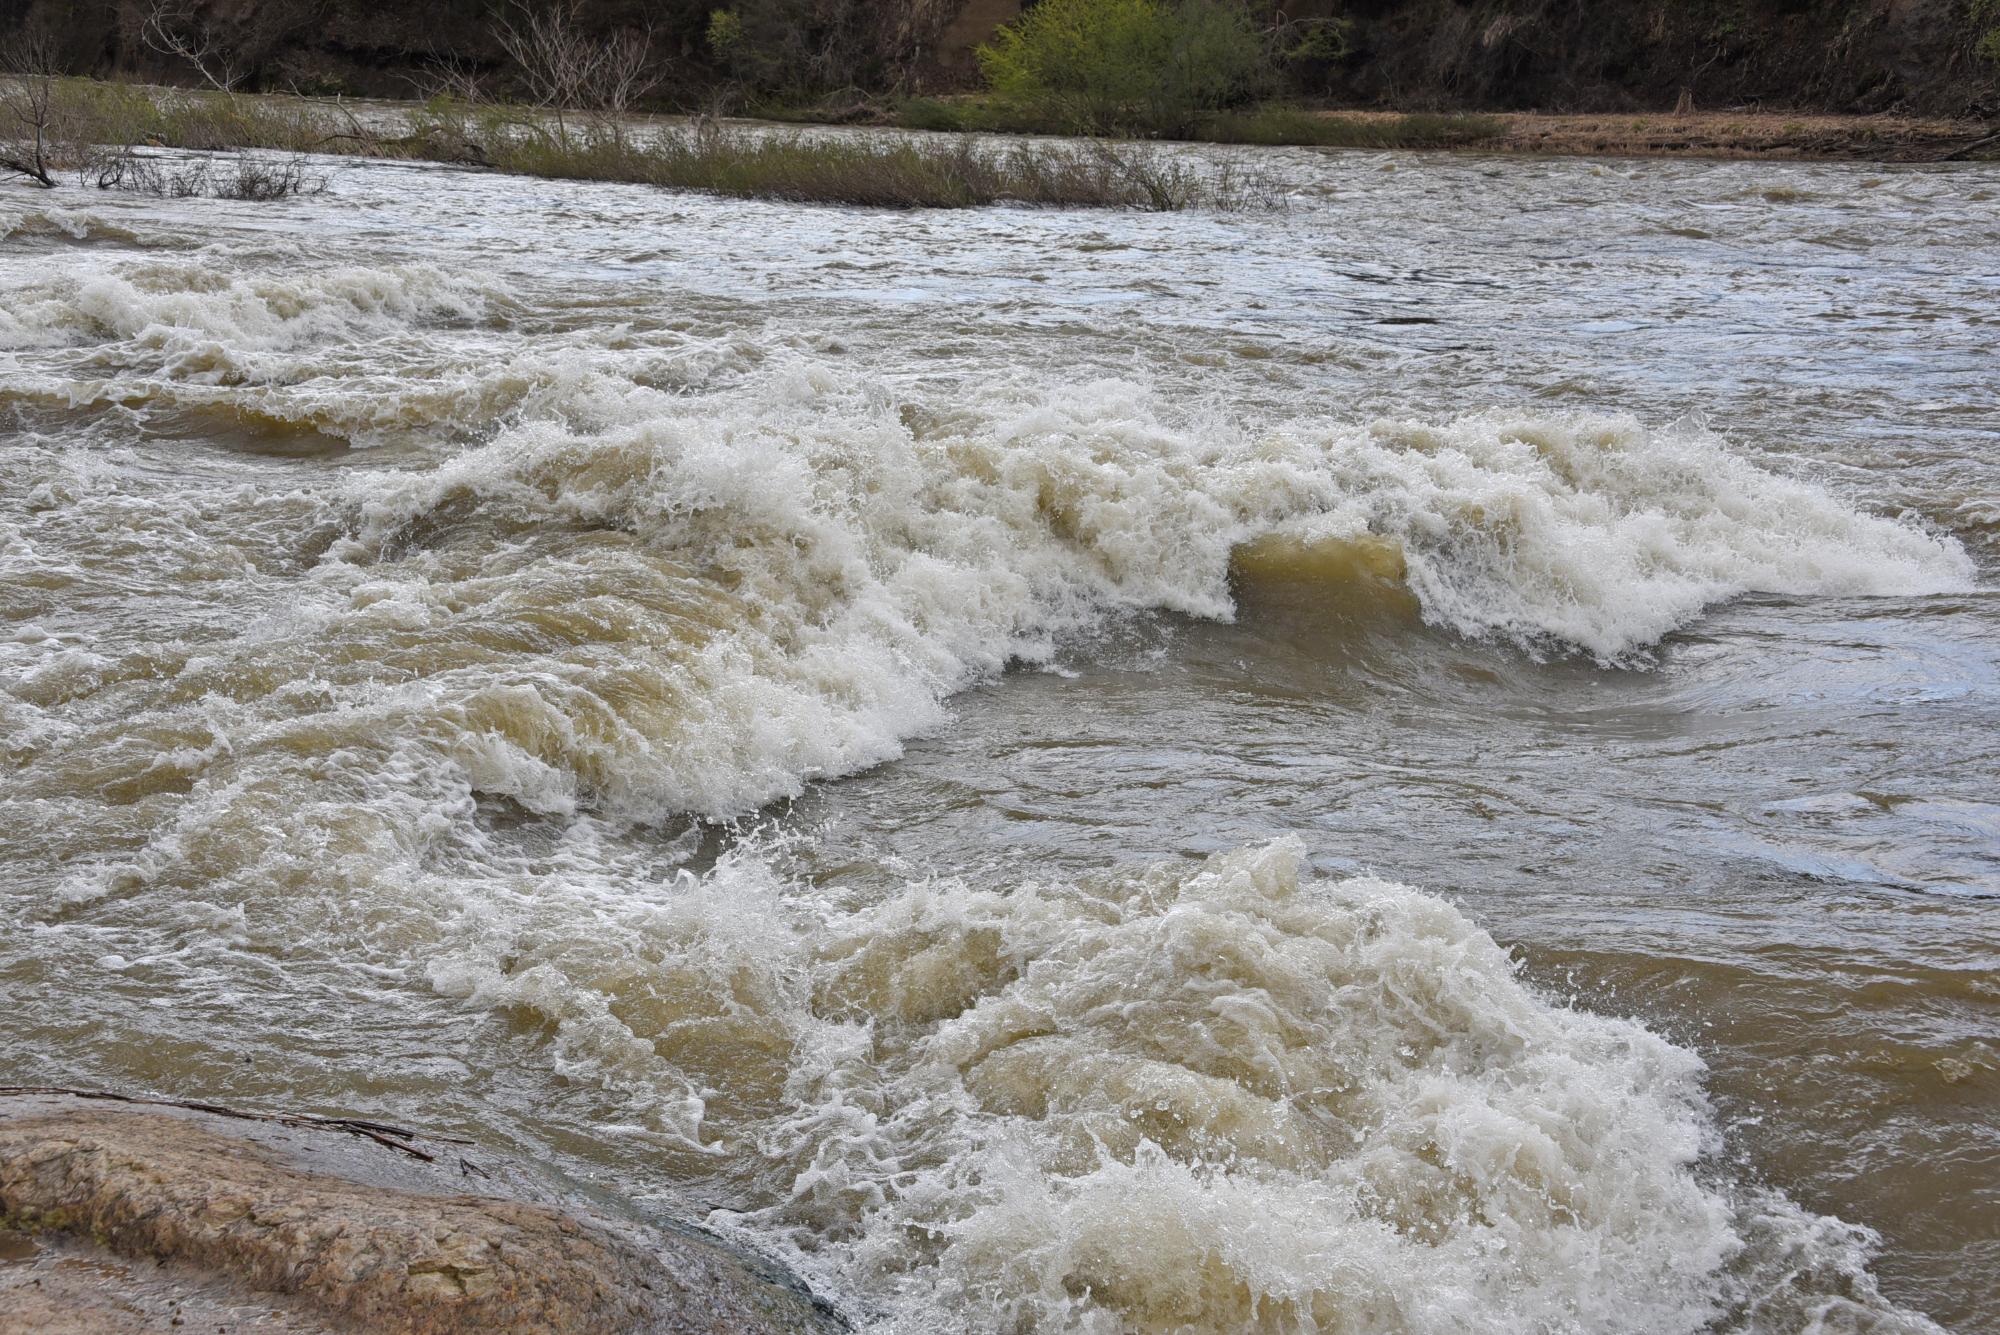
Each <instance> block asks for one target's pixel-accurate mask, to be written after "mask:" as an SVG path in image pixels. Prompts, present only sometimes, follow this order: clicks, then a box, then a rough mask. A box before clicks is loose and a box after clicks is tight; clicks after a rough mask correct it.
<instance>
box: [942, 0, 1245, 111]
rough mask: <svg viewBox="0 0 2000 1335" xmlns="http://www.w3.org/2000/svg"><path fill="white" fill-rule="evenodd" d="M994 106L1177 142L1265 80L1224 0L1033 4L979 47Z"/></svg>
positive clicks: (1239, 15) (1046, 0)
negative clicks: (1006, 104) (1001, 102)
mask: <svg viewBox="0 0 2000 1335" xmlns="http://www.w3.org/2000/svg"><path fill="white" fill-rule="evenodd" d="M978 55H979V66H980V70H981V72H982V73H983V74H984V75H985V76H986V80H987V82H988V83H989V84H990V85H991V86H992V89H993V91H994V92H995V93H996V94H998V95H999V96H1000V97H1001V98H1003V99H1005V100H1008V101H1011V102H1015V103H1019V104H1023V105H1025V106H1029V107H1032V108H1035V109H1037V110H1040V111H1043V112H1045V113H1048V114H1050V115H1052V116H1053V118H1054V119H1055V120H1056V121H1057V122H1059V123H1060V124H1061V125H1062V126H1063V127H1064V128H1066V129H1070V130H1074V131H1077V132H1081V133H1085V134H1110V133H1115V132H1119V131H1138V132H1143V133H1151V134H1183V135H1184V134H1187V133H1189V132H1190V131H1191V130H1192V129H1193V128H1194V127H1195V125H1196V124H1197V123H1198V122H1199V121H1200V119H1201V117H1202V116H1203V115H1204V114H1205V113H1208V112H1212V111H1215V110H1217V109H1219V108H1222V107H1228V106H1234V105H1236V104H1238V103H1240V102H1243V101H1245V100H1247V99H1249V98H1250V97H1252V96H1254V95H1255V94H1256V93H1257V92H1258V91H1259V89H1260V88H1262V87H1263V86H1265V85H1266V84H1267V83H1268V81H1269V79H1270V75H1271V67H1270V61H1269V58H1268V56H1267V55H1266V53H1265V49H1264V42H1263V39H1262V37H1261V36H1260V35H1259V34H1258V32H1257V30H1256V29H1255V27H1254V26H1252V24H1251V21H1250V17H1249V12H1248V10H1246V9H1245V8H1244V7H1243V6H1241V5H1236V4H1230V3H1226V0H1041V3H1040V4H1038V5H1036V6H1035V7H1034V8H1032V9H1030V10H1029V11H1028V12H1027V13H1026V14H1024V15H1022V17H1021V18H1020V19H1019V20H1018V21H1017V22H1015V23H1012V24H1009V25H1008V26H1007V27H1005V28H1002V29H1001V30H1000V31H999V33H997V34H996V35H995V37H994V40H993V43H992V45H990V46H982V47H980V48H979V52H978Z"/></svg>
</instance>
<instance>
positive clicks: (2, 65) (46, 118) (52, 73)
mask: <svg viewBox="0 0 2000 1335" xmlns="http://www.w3.org/2000/svg"><path fill="white" fill-rule="evenodd" d="M56 68H57V66H56V55H55V46H54V43H53V42H51V41H50V40H49V39H48V38H46V37H31V38H29V39H27V40H26V41H25V42H24V43H22V45H21V46H20V47H19V48H18V49H16V50H13V51H10V52H8V53H6V55H5V56H4V57H0V172H5V173H6V174H8V175H10V176H25V177H27V178H28V179H29V180H31V181H33V182H34V183H35V184H36V185H39V186H41V187H42V188H43V189H44V190H53V189H54V188H55V184H56V182H55V177H54V175H53V171H54V166H55V163H54V161H53V140H54V138H55V134H54V130H55V96H56Z"/></svg>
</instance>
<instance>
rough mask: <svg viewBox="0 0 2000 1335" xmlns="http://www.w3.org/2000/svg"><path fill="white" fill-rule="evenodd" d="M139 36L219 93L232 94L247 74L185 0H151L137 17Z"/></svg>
mask: <svg viewBox="0 0 2000 1335" xmlns="http://www.w3.org/2000/svg"><path fill="white" fill-rule="evenodd" d="M139 36H140V38H141V39H142V40H143V41H144V42H145V43H146V45H147V46H149V47H151V48H152V49H153V50H155V51H157V52H159V53H160V54H161V55H163V56H168V57H171V58H173V59H176V60H184V61H186V62H187V63H188V64H190V65H192V66H193V67H194V71H195V73H197V74H199V75H200V76H201V78H202V82H204V83H206V84H207V85H208V86H209V87H211V88H213V89H215V91H216V92H218V93H230V94H233V93H235V91H236V85H238V84H240V83H242V82H243V76H244V75H245V74H246V73H248V71H246V70H243V69H241V68H239V67H238V66H237V63H236V58H235V53H234V52H233V51H232V50H231V49H230V48H229V47H228V46H226V45H224V44H223V43H222V42H221V41H219V40H217V38H216V35H215V31H214V29H212V28H210V27H209V26H208V25H207V24H206V23H203V22H202V21H201V20H200V19H199V18H197V17H196V15H195V12H194V9H193V7H192V6H191V5H190V4H188V3H187V2H186V0H153V3H152V4H151V5H150V6H149V7H148V8H147V10H146V16H145V17H144V18H143V19H141V20H140V23H139Z"/></svg>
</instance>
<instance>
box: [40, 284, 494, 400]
mask: <svg viewBox="0 0 2000 1335" xmlns="http://www.w3.org/2000/svg"><path fill="white" fill-rule="evenodd" d="M7 295H8V301H7V314H6V316H5V323H4V324H0V348H11V349H26V348H36V347H52V346H62V345H98V344H121V345H125V346H126V347H127V349H128V351H129V354H130V355H131V356H133V357H136V358H139V359H141V360H143V361H145V362H146V363H148V364H157V365H158V366H159V367H160V368H161V369H162V370H163V371H164V373H165V374H167V375H170V376H181V377H188V378H196V379H199V378H204V377H205V378H209V379H215V378H218V377H222V376H231V375H233V376H239V377H241V376H255V375H257V374H258V373H259V371H260V369H262V368H263V367H264V365H265V362H266V360H267V359H268V357H269V355H270V354H273V353H282V352H286V351H289V350H292V349H297V348H301V347H308V346H318V345H326V344H335V345H344V344H352V343H355V342H357V341H361V340H365V339H370V338H380V337H381V336H383V335H385V334H391V333H396V332H399V331H402V330H406V329H409V328H411V327H413V326H416V325H420V324H424V323H433V322H443V321H455V322H460V323H470V322H476V321H480V320H483V319H486V318H487V317H488V316H489V315H490V314H491V313H492V312H493V311H494V310H495V309H497V308H499V307H500V306H501V305H502V304H503V303H504V296H503V294H502V292H501V291H500V289H498V288H497V287H496V286H494V285H491V284H488V283H485V282H481V281H479V280H477V279H473V278H468V277H462V276H457V275H453V274H450V273H447V272H446V271H445V270H444V269H442V268H440V267H438V266H435V265H428V264H408V265H395V266H385V267H379V268H373V267H362V266H343V267H339V268H328V269H319V270H305V271H302V272H297V273H292V274H288V275H285V276H282V277H280V276H277V275H272V274H255V275H245V274H243V273H241V272H240V271H237V270H234V269H231V268H226V267H220V266H217V265H214V264H211V263H208V262H206V261H203V260H200V259H175V260H165V259H161V260H149V261H144V262H128V263H125V264H122V265H118V266H116V267H97V268H90V269H84V270H81V271H79V272H78V273H75V274H64V275H62V276H59V277H57V278H55V279H54V280H41V281H34V282H29V283H25V284H21V285H18V286H16V287H14V288H13V289H12V290H10V291H9V292H8V294H7Z"/></svg>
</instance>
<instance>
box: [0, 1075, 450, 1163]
mask: <svg viewBox="0 0 2000 1335" xmlns="http://www.w3.org/2000/svg"><path fill="white" fill-rule="evenodd" d="M12 1094H63V1095H67V1096H68V1097H70V1098H73V1099H98V1100H102V1101H105V1102H110V1103H143V1104H149V1105H151V1106H153V1107H157V1108H185V1109H187V1110H188V1111H190V1112H201V1113H208V1114H210V1115H212V1116H215V1117H234V1118H236V1119H237V1120H239V1121H244V1122H274V1123H276V1124H277V1125H279V1126H295V1127H311V1128H313V1129H316V1130H321V1131H343V1132H346V1133H347V1134H348V1135H351V1136H361V1137H363V1138H364V1139H367V1140H372V1141H374V1142H375V1143H376V1144H377V1145H383V1146H386V1147H388V1148H389V1149H392V1150H395V1151H396V1152H398V1153H399V1154H407V1155H409V1156H410V1157H411V1158H412V1159H421V1160H423V1161H424V1162H425V1163H436V1162H437V1156H436V1155H433V1154H429V1153H426V1152H425V1151H423V1150H421V1149H418V1148H417V1146H416V1145H414V1144H412V1143H411V1142H413V1141H415V1140H416V1139H418V1137H419V1136H421V1137H422V1138H423V1139H425V1140H435V1141H442V1142H444V1143H445V1144H449V1145H471V1144H474V1143H475V1142H473V1141H470V1140H465V1139H462V1138H460V1137H458V1136H438V1135H432V1134H430V1133H429V1132H416V1131H411V1130H409V1129H408V1128H405V1127H400V1126H390V1125H389V1124H388V1123H386V1122H371V1121H368V1120H366V1119H364V1118H360V1117H321V1116H319V1115H318V1114H316V1113H294V1112H282V1113H258V1112H245V1111H243V1110H242V1109H241V1108H229V1107H224V1106H223V1105H222V1104H219V1103H197V1102H194V1101H192V1100H189V1099H152V1098H144V1097H141V1096H139V1095H136V1094H115V1093H113V1092H111V1091H110V1090H105V1089H71V1088H68V1087H66V1086H63V1085H0V1095H12ZM459 1162H460V1163H461V1165H463V1164H464V1162H465V1161H464V1160H463V1159H461V1160H460V1161H459ZM461 1171H463V1168H461ZM475 1171H477V1170H476V1169H475Z"/></svg>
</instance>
